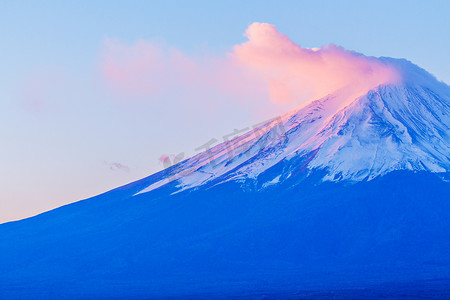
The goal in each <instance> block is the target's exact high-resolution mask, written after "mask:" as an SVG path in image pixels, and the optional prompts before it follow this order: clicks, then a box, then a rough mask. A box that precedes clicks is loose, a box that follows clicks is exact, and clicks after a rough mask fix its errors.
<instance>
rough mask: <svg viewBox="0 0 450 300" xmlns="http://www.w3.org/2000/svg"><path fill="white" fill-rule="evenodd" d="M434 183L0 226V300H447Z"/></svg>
mask: <svg viewBox="0 0 450 300" xmlns="http://www.w3.org/2000/svg"><path fill="white" fill-rule="evenodd" d="M273 171H275V170H273ZM443 176H444V175H443V174H430V173H412V172H406V171H402V172H393V173H390V174H388V175H386V176H383V177H380V178H377V179H375V180H372V181H369V182H359V183H354V184H350V183H346V182H340V183H322V184H319V182H318V180H317V179H315V177H314V176H310V177H305V178H303V180H301V181H300V182H299V181H298V178H299V177H298V176H297V177H296V178H297V181H296V183H295V184H294V182H290V181H289V180H285V181H283V182H282V183H280V184H278V185H274V186H271V187H269V188H266V189H263V190H260V189H259V187H258V186H254V185H253V184H252V182H251V181H249V182H248V184H247V186H248V188H246V189H245V191H244V189H243V188H242V186H241V185H238V184H237V183H235V182H234V183H233V182H229V183H223V184H220V185H216V186H214V187H211V185H212V184H211V185H210V186H205V187H203V188H201V189H198V190H196V191H191V192H183V193H179V194H174V195H171V196H168V195H169V193H170V190H171V189H172V187H171V186H170V185H167V186H165V187H162V188H160V189H156V190H154V191H152V192H149V193H144V194H141V195H138V196H135V197H133V198H131V196H132V195H133V193H134V192H133V191H134V190H135V189H138V188H137V186H138V185H139V184H141V182H137V183H134V184H131V185H128V186H125V187H122V188H119V189H116V190H113V191H111V192H108V193H105V194H103V195H100V196H97V197H94V198H91V199H88V200H85V201H81V202H78V203H74V204H71V205H67V206H64V207H61V208H59V209H56V210H53V211H50V212H48V213H44V214H42V215H39V216H36V217H34V218H30V219H26V220H22V221H19V222H12V223H6V224H3V225H0V237H1V240H0V298H2V299H4V298H24V297H36V298H59V297H65V298H98V297H105V298H111V297H119V298H120V297H123V298H133V297H135V298H146V297H147V298H152V297H161V296H166V297H167V296H169V297H170V296H173V297H187V296H191V297H195V298H197V297H204V298H210V297H211V298H221V297H234V296H236V297H237V296H240V297H248V298H253V297H258V296H261V297H262V296H267V297H282V298H289V297H293V298H295V297H302V298H320V297H335V298H349V297H350V298H351V297H381V296H383V295H384V296H386V295H387V296H391V297H401V296H405V297H415V296H423V295H427V296H432V297H433V296H434V297H436V298H439V297H450V290H449V288H448V287H449V286H450V196H449V195H450V183H449V182H448V181H445V180H443V179H442V177H443ZM446 176H448V174H447V175H446ZM318 177H321V176H318ZM258 181H259V180H258Z"/></svg>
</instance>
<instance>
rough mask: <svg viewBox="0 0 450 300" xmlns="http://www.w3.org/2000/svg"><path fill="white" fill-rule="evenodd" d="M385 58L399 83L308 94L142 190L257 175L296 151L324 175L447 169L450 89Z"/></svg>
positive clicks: (355, 178)
mask: <svg viewBox="0 0 450 300" xmlns="http://www.w3.org/2000/svg"><path fill="white" fill-rule="evenodd" d="M386 60H387V59H386ZM388 61H390V62H391V63H392V64H396V65H397V69H399V70H401V71H402V72H403V81H402V82H400V83H398V84H396V85H387V86H379V87H377V88H375V89H374V90H372V91H370V92H369V93H368V94H367V95H363V96H360V97H356V98H349V97H348V95H349V92H348V90H351V87H349V89H347V90H346V89H344V90H341V91H338V92H336V93H335V94H333V95H330V96H328V97H325V98H324V99H320V100H317V101H314V102H312V103H311V104H309V105H308V106H306V107H304V108H301V109H299V110H294V111H292V112H289V113H287V114H285V115H283V116H280V117H278V118H274V119H273V120H271V121H270V122H267V123H266V124H264V125H262V126H260V127H258V128H256V129H254V130H253V131H251V132H248V133H246V134H244V135H241V136H239V137H236V138H235V139H232V140H230V141H229V142H226V143H222V144H220V145H218V146H216V147H214V148H212V149H210V150H209V151H205V152H204V153H201V154H199V155H197V156H195V157H193V158H191V159H188V160H186V161H184V162H183V163H181V164H179V165H177V166H175V167H174V168H172V169H169V170H167V171H166V172H167V174H168V175H169V176H168V177H167V178H165V177H164V178H161V180H159V181H158V180H157V181H155V182H152V183H151V184H150V185H149V186H148V187H147V188H146V189H144V190H143V191H141V192H147V191H150V190H153V189H155V188H158V187H160V186H162V185H164V184H167V183H168V182H170V181H174V180H178V186H179V188H180V190H185V189H188V188H195V187H199V186H201V185H203V184H205V183H208V182H215V183H220V182H224V181H227V180H243V179H248V178H257V176H258V175H259V174H261V173H262V172H264V171H265V170H267V169H268V168H270V167H272V166H274V165H276V164H277V163H280V162H281V161H289V160H291V159H293V158H296V157H299V156H300V157H304V158H305V159H307V160H308V163H307V164H306V166H305V169H306V171H307V172H308V171H311V170H316V169H326V174H325V175H324V178H323V179H324V180H343V179H347V180H352V181H360V180H365V179H369V180H370V179H373V178H375V177H376V176H380V175H384V174H386V173H388V172H390V171H394V170H415V171H421V170H425V171H431V172H445V171H448V170H450V88H449V87H448V86H446V85H445V84H442V83H439V82H437V81H436V79H435V78H433V77H432V76H431V75H429V74H428V73H426V72H425V71H424V70H422V69H420V68H419V67H417V66H415V65H413V64H411V63H410V62H407V61H402V60H400V61H399V60H391V59H389V60H388ZM278 175H280V178H281V179H284V178H287V177H289V176H290V173H289V170H288V169H287V170H284V171H283V172H282V173H281V174H278ZM274 179H275V178H273V179H272V180H274ZM277 180H279V179H277ZM268 184H269V183H268Z"/></svg>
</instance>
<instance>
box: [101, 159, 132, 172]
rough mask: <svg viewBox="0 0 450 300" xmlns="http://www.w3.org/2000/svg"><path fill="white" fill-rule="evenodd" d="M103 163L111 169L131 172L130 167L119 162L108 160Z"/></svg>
mask: <svg viewBox="0 0 450 300" xmlns="http://www.w3.org/2000/svg"><path fill="white" fill-rule="evenodd" d="M102 163H103V165H105V166H106V167H107V168H108V169H109V170H111V171H124V172H127V173H128V172H130V167H129V166H127V165H124V164H121V163H118V162H107V161H105V160H104V161H102Z"/></svg>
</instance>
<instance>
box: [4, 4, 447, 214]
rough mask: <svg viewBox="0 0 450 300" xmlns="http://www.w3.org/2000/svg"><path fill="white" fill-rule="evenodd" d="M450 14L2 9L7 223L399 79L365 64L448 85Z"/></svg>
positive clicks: (365, 8) (425, 8) (413, 8)
mask: <svg viewBox="0 0 450 300" xmlns="http://www.w3.org/2000/svg"><path fill="white" fill-rule="evenodd" d="M449 11H450V4H449V2H448V1H432V2H431V3H424V2H419V1H396V2H395V3H391V2H389V1H377V2H373V3H365V4H364V3H360V2H359V1H348V2H347V3H346V5H342V4H338V3H334V2H333V1H326V2H325V3H318V4H314V3H310V2H304V3H302V2H299V1H292V2H290V1H286V2H283V3H282V4H278V5H275V4H273V3H271V2H270V1H267V2H264V1H248V2H246V3H245V4H242V3H240V2H238V1H234V2H233V1H231V2H229V1H228V2H226V3H211V2H209V1H197V2H195V3H188V2H185V3H182V4H180V2H178V1H172V2H170V1H164V2H162V1H161V2H152V3H148V2H147V1H135V2H133V3H125V2H118V1H117V2H108V3H106V2H97V3H89V4H76V3H63V2H57V1H43V2H40V3H32V2H19V1H16V2H11V3H8V4H6V3H2V4H0V39H1V40H2V45H3V47H1V49H0V65H1V69H0V82H2V85H1V86H2V88H1V89H0V105H1V109H0V120H1V121H2V123H1V125H2V126H0V137H1V138H2V141H3V143H2V147H0V155H1V157H2V163H3V164H2V166H3V170H2V173H1V175H0V222H4V221H8V220H14V219H19V218H23V217H26V216H29V215H32V214H36V213H38V212H42V211H44V210H48V209H51V208H54V207H56V206H59V205H62V204H65V203H69V202H73V201H76V200H80V199H82V198H87V197H90V196H92V195H95V194H98V193H101V192H103V191H106V190H108V189H111V188H113V187H116V186H119V185H122V184H124V183H126V182H130V181H133V180H135V179H138V178H141V177H144V176H146V175H148V174H150V173H153V172H154V171H157V170H159V169H161V168H163V167H164V165H167V164H171V163H173V162H175V161H176V160H179V159H181V158H182V157H187V156H190V155H192V154H195V153H198V152H199V151H201V150H202V149H203V148H202V146H203V145H205V144H207V143H209V142H211V141H214V140H215V143H219V142H221V141H223V140H224V138H225V136H228V135H230V134H233V133H236V132H244V131H245V129H246V128H251V127H252V126H254V125H256V124H258V123H260V122H263V121H265V120H267V119H270V118H272V117H274V116H277V115H279V114H281V113H283V112H285V111H287V110H289V109H292V108H294V107H296V106H299V105H304V104H306V103H307V102H308V101H310V100H311V99H314V98H316V97H322V96H324V95H326V94H327V93H329V92H332V91H333V90H335V89H339V88H343V87H345V86H347V85H348V84H349V83H352V84H353V85H354V86H356V87H357V88H356V89H355V90H354V91H353V92H354V93H356V94H362V93H364V92H365V91H367V90H368V89H370V88H371V87H373V86H375V85H377V84H379V83H386V82H395V81H396V80H398V74H397V72H396V71H395V70H394V69H392V67H390V66H389V65H386V64H385V63H382V62H380V61H378V60H376V59H374V58H371V57H368V56H377V57H378V56H390V57H404V58H406V59H409V60H411V61H413V62H414V63H416V64H418V65H420V66H421V67H423V68H425V69H427V70H428V71H430V72H431V73H433V74H434V75H435V76H437V78H438V79H440V80H443V81H444V82H447V83H449V82H450V69H449V67H450V66H449V64H448V57H447V56H448V49H449V47H450V40H449V39H448V38H446V37H448V36H450V24H449V23H448V22H447V21H446V16H447V14H448V12H449ZM271 24H274V25H271ZM275 26H276V27H275ZM341 46H343V47H345V49H344V48H342V47H341ZM346 49H351V50H352V51H349V50H346ZM359 53H364V54H365V55H367V56H364V55H361V54H359ZM355 83H357V84H355ZM197 149H198V150H197Z"/></svg>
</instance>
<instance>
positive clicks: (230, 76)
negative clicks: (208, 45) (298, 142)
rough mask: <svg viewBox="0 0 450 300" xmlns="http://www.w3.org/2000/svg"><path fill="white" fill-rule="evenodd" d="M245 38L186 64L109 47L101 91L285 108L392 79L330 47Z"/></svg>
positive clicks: (165, 52)
mask: <svg viewBox="0 0 450 300" xmlns="http://www.w3.org/2000/svg"><path fill="white" fill-rule="evenodd" d="M245 36H246V37H247V38H248V41H246V42H244V43H242V44H239V45H235V46H234V47H233V48H232V51H230V52H229V53H225V54H224V55H223V56H221V57H220V56H219V57H217V56H216V57H214V56H209V57H205V56H202V57H195V56H189V55H186V54H184V53H183V52H182V51H180V50H177V49H174V48H167V47H163V46H161V45H158V44H156V43H154V42H151V41H145V40H138V41H136V42H135V43H134V44H132V45H126V44H123V43H121V42H120V41H118V40H114V39H108V40H106V41H105V44H104V51H103V53H102V61H101V63H100V70H101V73H102V75H103V78H104V79H105V82H106V84H107V85H108V86H109V87H110V88H111V90H113V91H114V92H115V93H117V94H120V95H121V96H122V97H129V98H148V97H153V98H156V97H155V96H158V95H161V94H164V93H168V92H170V91H171V90H173V89H184V90H190V91H201V90H210V89H214V90H216V91H218V92H220V93H224V94H227V95H230V96H232V99H234V100H236V101H238V102H240V101H247V100H248V99H250V98H255V97H259V98H263V97H266V98H269V99H270V100H271V101H272V102H273V103H277V104H281V105H284V104H290V105H291V106H292V104H298V105H301V104H303V103H305V102H306V101H308V100H311V99H312V98H317V97H321V96H325V95H327V94H329V93H331V92H333V91H335V90H338V89H341V88H344V87H352V90H353V91H354V92H355V93H365V92H367V91H368V90H369V89H371V88H373V87H375V86H377V85H379V84H383V83H388V82H393V81H395V80H397V79H398V75H397V72H396V71H395V70H394V69H393V68H392V67H390V66H388V65H386V64H384V63H383V62H381V61H380V60H378V59H376V58H371V57H366V56H364V55H362V54H359V53H356V52H352V51H347V50H345V49H344V48H342V47H339V46H336V45H333V44H331V45H328V46H324V47H320V48H312V49H308V48H302V47H301V46H299V45H297V44H295V43H294V42H292V41H291V40H290V39H289V37H288V36H286V35H284V34H281V33H280V32H278V30H277V29H276V27H275V26H273V25H271V24H266V23H253V24H251V25H250V26H249V27H248V29H247V31H246V33H245Z"/></svg>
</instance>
